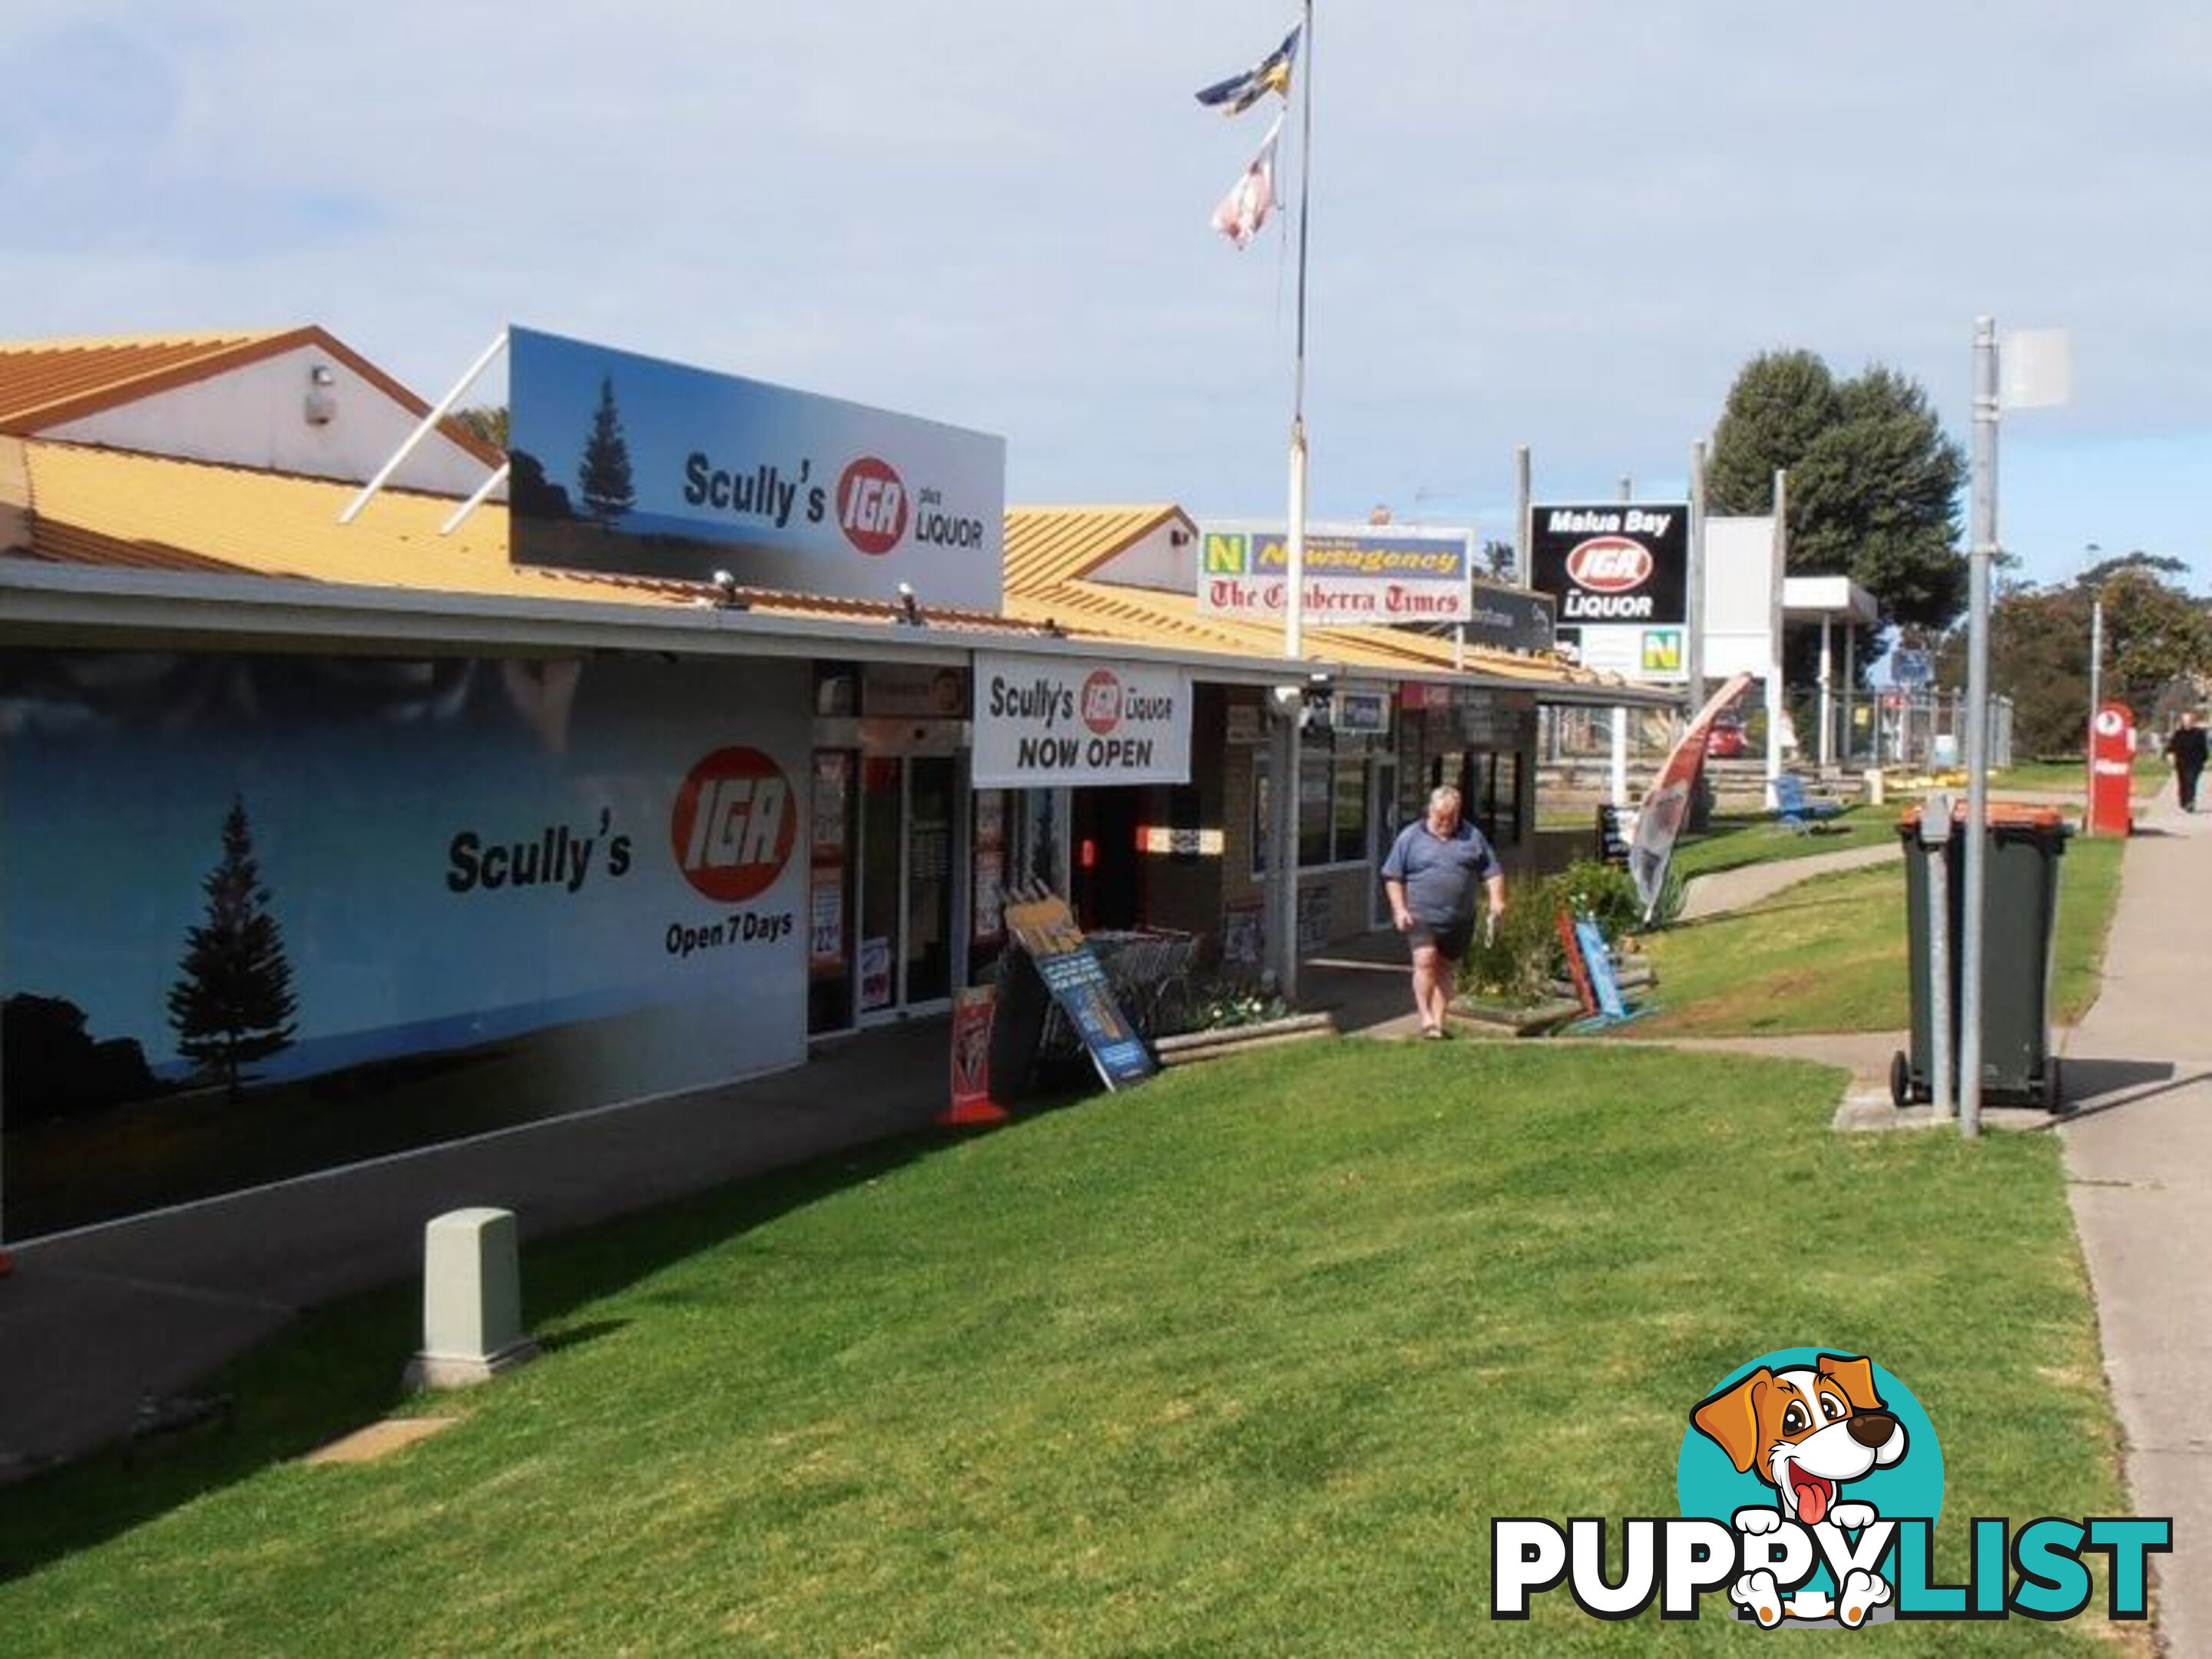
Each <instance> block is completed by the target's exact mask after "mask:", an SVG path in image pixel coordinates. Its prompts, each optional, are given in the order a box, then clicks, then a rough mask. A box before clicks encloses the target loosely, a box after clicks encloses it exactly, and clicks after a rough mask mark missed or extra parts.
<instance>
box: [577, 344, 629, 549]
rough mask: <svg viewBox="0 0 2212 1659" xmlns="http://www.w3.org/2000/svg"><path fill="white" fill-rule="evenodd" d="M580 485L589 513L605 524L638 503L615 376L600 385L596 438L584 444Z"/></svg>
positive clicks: (594, 427)
mask: <svg viewBox="0 0 2212 1659" xmlns="http://www.w3.org/2000/svg"><path fill="white" fill-rule="evenodd" d="M576 483H577V486H578V493H579V494H580V495H582V496H583V498H584V506H585V508H586V511H588V512H589V513H591V515H592V517H593V518H595V519H597V520H599V522H600V523H601V524H612V523H613V522H614V521H615V520H617V519H618V518H620V517H621V516H622V515H623V513H627V512H629V510H630V508H631V507H633V506H634V505H635V504H636V501H637V491H636V490H635V488H634V487H633V486H632V485H631V483H630V477H629V444H628V443H627V442H626V441H624V440H623V429H622V415H621V413H620V411H618V410H617V409H616V408H615V383H614V379H613V377H612V376H611V375H610V376H607V377H605V378H603V379H602V380H600V381H599V408H598V409H597V410H593V411H592V434H591V436H590V437H588V438H586V439H585V440H584V458H583V459H582V460H581V461H580V462H579V463H578V464H577V466H576Z"/></svg>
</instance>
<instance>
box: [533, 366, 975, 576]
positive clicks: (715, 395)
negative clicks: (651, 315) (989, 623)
mask: <svg viewBox="0 0 2212 1659" xmlns="http://www.w3.org/2000/svg"><path fill="white" fill-rule="evenodd" d="M507 386H508V396H509V403H510V407H511V416H510V419H511V422H512V426H511V431H510V442H509V445H508V450H507V454H508V461H509V464H510V465H511V467H512V468H513V472H512V475H511V477H509V480H508V483H507V502H508V505H507V515H508V522H509V525H510V526H511V529H510V532H509V533H510V541H509V548H508V552H509V556H510V557H511V558H512V559H513V562H515V563H517V564H537V565H554V566H559V567H562V568H568V569H573V570H595V571H607V572H614V573H617V574H627V575H636V576H660V577H680V578H686V579H690V580H706V579H708V578H711V577H712V576H713V574H714V572H715V571H717V570H718V569H719V570H727V571H728V572H729V573H730V574H732V575H733V576H735V577H736V578H737V580H738V581H739V582H741V583H743V584H744V585H745V586H749V587H771V588H783V589H788V590H792V591H794V592H808V593H828V594H834V595H836V596H838V597H840V598H845V599H896V597H897V596H898V586H899V584H900V583H901V582H908V583H910V584H911V585H912V586H913V587H914V590H915V593H916V594H917V596H918V597H919V598H920V599H921V604H922V605H924V606H925V607H927V606H928V605H933V604H935V605H949V606H955V607H958V608H961V609H965V610H978V611H995V610H997V609H998V608H999V604H1000V568H1001V564H1002V546H1003V541H1004V537H1005V520H1006V440H1005V439H1003V438H998V437H994V436H991V435H988V434H987V433H981V432H971V431H968V430H966V429H964V428H960V427H952V426H944V425H940V424H939V423H938V422H934V421H925V420H921V419H917V418H916V417H915V416H910V415H896V414H892V413H890V412H889V411H887V410H880V409H870V408H868V407H866V405H865V404H852V403H846V402H844V401H842V399H839V398H822V397H817V396H814V395H813V394H811V393H810V392H793V391H789V390H787V389H786V388H784V387H782V386H770V385H768V384H766V383H765V382H763V381H759V380H743V379H740V378H738V376H736V375H732V374H710V373H708V371H707V370H705V369H701V368H688V367H686V366H684V365H683V364H681V363H671V362H662V361H661V360H659V359H658V358H653V357H641V356H636V355H635V354H634V353H631V352H627V351H616V350H612V349H609V348H607V347H605V346H598V345H591V344H587V343H585V342H583V341H580V340H569V339H563V338H562V337H560V336H558V335H553V334H540V333H538V332H536V331H533V330H531V329H525V328H510V329H509V330H508V331H507Z"/></svg>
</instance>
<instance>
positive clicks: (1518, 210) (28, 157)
mask: <svg viewBox="0 0 2212 1659" xmlns="http://www.w3.org/2000/svg"><path fill="white" fill-rule="evenodd" d="M1295 15H1296V9H1295V7H1294V6H1293V5H1291V3H1289V0H1265V3H1262V0H1179V3H1176V4H1172V5H1169V4H1158V3H1152V0H1125V3H1121V4H1116V5H1110V6H1101V7H1088V8H1073V7H1066V6H1061V5H1054V4H1039V3H1036V0H942V3H940V4H938V5H934V6H927V7H923V6H915V5H911V4H896V5H894V4H885V3H882V0H823V3H818V4H815V5H812V6H805V7H802V6H799V5H795V4H781V5H773V6H771V5H767V4H763V3H761V0H738V3H734V4H730V5H722V6H702V5H698V4H696V3H690V0H684V3H677V0H629V3H628V4H626V5H624V6H622V7H606V6H592V7H584V6H579V5H575V4H573V3H569V0H538V3H535V4H532V5H527V6H525V5H520V4H506V5H495V4H489V3H481V0H443V3H441V4H437V5H435V6H434V5H428V4H424V3H421V0H387V3H386V4H384V5H381V6H377V7H301V6H298V5H295V4H285V5H278V4H274V3H269V0H196V3H191V4H185V3H178V0H131V3H127V4H126V3H112V0H9V4H8V5H7V6H6V7H4V8H0V62H4V63H5V64H7V65H8V67H9V94H8V96H7V97H6V98H5V99H4V100H0V211H4V214H5V218H6V222H7V227H8V234H6V235H5V236H4V237H0V336H4V337H13V338H36V337H50V336H58V335H103V334H123V333H143V332H154V331H179V330H205V329H211V328H217V327H234V326H253V327H262V326H277V325H291V324H295V323H301V322H319V323H321V324H323V325H325V326H327V327H329V328H330V329H331V330H332V331H334V332H336V333H337V334H338V335H339V336H340V337H342V338H343V339H345V340H346V341H347V342H348V343H350V344H352V345H353V346H355V347H356V349H360V350H362V352H364V353H366V354H367V355H368V356H369V357H371V358H372V359H374V360H375V361H376V362H380V364H382V365H383V366H385V367H386V368H388V369H390V370H391V371H392V372H393V373H394V374H398V376H399V377H400V378H401V379H402V380H405V381H407V382H408V383H409V384H410V385H411V386H415V387H416V389H417V390H418V391H421V392H423V393H424V394H425V395H426V396H431V397H435V396H436V395H438V394H439V393H441V392H443V391H444V390H445V389H446V387H447V386H448V385H449V384H450V383H451V382H452V380H453V379H454V378H455V377H457V376H458V375H459V374H460V372H461V371H462V370H463V369H464V368H466V366H467V365H468V363H469V362H471V360H472V359H473V358H474V357H475V356H476V355H477V352H478V351H479V350H480V349H482V348H483V346H484V344H485V343H487V342H488V341H489V340H490V339H491V338H492V337H494V336H495V335H496V333H497V332H498V331H499V330H500V329H501V327H502V326H503V325H505V324H506V323H507V322H509V321H513V322H518V323H523V324H527V325H532V326H535V327H538V328H542V329H545V330H549V331H553V332H556V333H563V334H570V335H574V336H579V337H584V338H587V339H592V340H597V341H600V342H604V343H607V344H610V345H616V346H620V347H623V348H624V349H629V350H635V351H642V352H647V353H650V354H653V355H656V356H665V357H671V358H674V359H677V360H679V361H683V362H691V363H696V364H699V365H702V366H703V367H707V368H714V369H720V370H726V371H728V372H732V373H735V374H745V375H750V376H752V377H754V378H757V379H761V380H772V381H776V382H780V383H781V384H784V385H787V386H798V387H801V388H804V389H805V390H808V391H813V392H827V393H830V394H834V395H836V396H839V397H844V398H854V399H856V400H859V401H861V402H864V403H870V404H878V405H881V406H884V407H887V408H891V409H896V410H904V411H908V412H910V413H915V414H920V415H926V416H931V417H933V418H935V419H939V420H945V421H951V422H957V423H960V424H963V425H968V426H973V427H977V428H983V429H985V430H988V431H992V432H996V433H1000V434H1003V435H1005V436H1006V439H1007V441H1008V447H1007V459H1008V475H1009V476H1008V495H1009V498H1010V500H1012V501H1016V502H1077V501H1084V502H1094V501H1153V500H1175V501H1181V502H1182V503H1183V504H1184V505H1185V506H1186V507H1189V508H1190V509H1191V510H1192V511H1193V512H1194V513H1197V514H1199V515H1200V516H1201V517H1204V516H1232V515H1233V516H1265V515H1270V514H1279V513H1280V512H1281V511H1282V509H1283V504H1284V501H1285V444H1286V437H1287V429H1288V424H1289V415H1290V408H1291V362H1292V337H1293V320H1294V314H1295V307H1294V296H1295V291H1296V263H1295V254H1294V247H1295V243H1294V240H1292V239H1291V238H1289V237H1286V236H1285V234H1284V233H1285V229H1286V228H1290V224H1291V222H1290V221H1289V220H1288V219H1287V217H1285V218H1282V219H1279V220H1278V221H1277V222H1275V223H1273V224H1271V225H1270V226H1269V227H1268V228H1267V230H1266V231H1265V232H1264V233H1263V234H1262V235H1261V238H1260V240H1258V241H1257V242H1255V244H1254V245H1253V246H1252V247H1251V248H1250V249H1249V250H1248V251H1246V252H1242V253H1239V252H1236V251H1234V250H1233V249H1232V248H1231V246H1229V244H1228V243H1227V242H1226V241H1225V240H1223V239H1222V238H1221V237H1220V236H1218V234H1215V233H1213V232H1212V230H1211V229H1209V228H1208V226H1207V222H1206V221H1207V217H1208V215H1209V214H1210V212H1211V210H1212V206H1213V204H1214V203H1215V202H1216V201H1217V200H1218V198H1219V197H1221V195H1222V194H1223V193H1224V192H1225V191H1226V190H1227V189H1228V187H1229V186H1230V185H1231V183H1232V182H1233V181H1234V179H1235V178H1236V176H1237V173H1238V172H1239V171H1240V170H1241V169H1242V167H1243V165H1244V163H1245V161H1247V160H1248V159H1249V156H1250V154H1251V152H1252V150H1253V149H1254V148H1255V146H1256V145H1257V144H1258V143H1259V141H1260V139H1261V137H1262V136H1263V134H1264V131H1265V127H1266V122H1267V119H1268V118H1269V115H1268V113H1267V112H1265V111H1262V110H1255V111H1253V112H1250V113H1248V114H1247V115H1245V116H1243V117H1242V118H1239V119H1237V120H1234V121H1229V120H1225V119H1224V118H1221V117H1220V116H1218V115H1216V114H1212V113H1210V112H1206V111H1204V110H1202V109H1200V107H1199V106H1197V105H1196V104H1195V103H1194V101H1193V100H1192V98H1191V94H1192V92H1193V91H1194V89H1195V88H1198V87H1199V86H1200V85H1201V84H1203V83H1205V82H1209V81H1212V80H1214V79H1217V78H1218V77H1220V76H1226V75H1229V74H1231V73H1233V72H1234V71H1236V70H1239V69H1242V68H1243V67H1245V66H1247V65H1249V64H1250V63H1252V62H1253V61H1254V60H1255V59H1256V58H1258V57H1259V56H1261V54H1262V53H1264V52H1266V51H1267V50H1268V48H1269V47H1271V46H1273V44H1274V43H1275V42H1276V41H1277V40H1279V39H1280V38H1281V35H1282V33H1283V31H1284V30H1285V28H1286V27H1288V26H1289V24H1290V23H1291V21H1294V18H1295ZM1316 37H1317V38H1316V40H1315V41H1314V42H1313V46H1314V50H1313V52H1311V54H1310V60H1309V64H1308V67H1309V68H1310V70H1311V71H1312V73H1313V76H1314V80H1313V88H1314V95H1315V115H1314V130H1313V143H1312V166H1311V191H1312V213H1311V218H1310V226H1309V229H1310V263H1309V296H1310V297H1309V306H1310V311H1309V352H1308V373H1307V380H1306V413H1307V422H1308V426H1309V428H1310V435H1311V446H1312V447H1311V454H1312V506H1313V512H1314V514H1315V516H1316V517H1318V518H1333V519H1340V518H1364V516H1365V515H1366V513H1367V511H1368V509H1369V508H1370V507H1372V506H1374V505H1376V503H1388V504H1389V505H1390V506H1391V507H1393V508H1394V509H1395V512H1396V513H1397V515H1398V516H1399V517H1400V518H1401V519H1419V520H1429V521H1434V522H1448V523H1464V524H1471V525H1472V526H1474V528H1475V529H1476V530H1477V532H1479V533H1480V534H1483V535H1485V536H1488V537H1499V538H1503V537H1505V536H1508V535H1510V511H1511V503H1512V499H1513V451H1514V447H1515V446H1516V445H1521V444H1526V445H1528V447H1530V449H1531V451H1532V453H1533V457H1534V471H1535V479H1536V486H1537V494H1538V495H1539V497H1540V498H1541V499H1551V500H1567V499H1587V498H1590V497H1596V498H1598V499H1607V498H1610V497H1611V496H1612V495H1613V494H1614V492H1615V490H1616V489H1617V487H1618V484H1619V482H1620V479H1622V478H1623V477H1628V478H1631V479H1632V480H1633V481H1634V485H1635V488H1636V489H1637V492H1638V494H1639V495H1644V496H1649V497H1665V496H1668V495H1679V493H1680V491H1681V489H1683V481H1684V478H1685V477H1686V472H1687V469H1688V460H1689V454H1690V450H1691V446H1692V444H1693V443H1694V442H1696V441H1699V440H1700V439H1702V438H1705V437H1706V436H1708V435H1710V433H1711V428H1712V425H1713V422H1715V420H1716V419H1717V416H1718V414H1719V410H1720V408H1721V404H1722V401H1723V398H1724V397H1725V395H1726V393H1727V391H1728V387H1729V383H1730V382H1731V380H1733V379H1734V378H1735V374H1736V371H1737V370H1738V369H1739V368H1741V365H1742V364H1743V362H1745V361H1746V360H1747V358H1749V357H1751V356H1753V355H1755V354H1756V353H1758V352H1759V351H1761V350H1765V349H1773V348H1803V349H1810V350H1812V351H1815V352H1817V353H1819V354H1820V356H1823V357H1824V358H1826V360H1827V361H1828V362H1829V363H1830V364H1831V365H1832V367H1833V368H1835V369H1836V370H1837V372H1838V374H1850V373H1854V372H1856V371H1857V370H1858V369H1860V368H1863V367H1864V366H1866V365H1867V364H1869V363H1870V362H1881V363H1886V364H1888V365H1890V366H1893V367H1894V368H1899V369H1900V370H1902V371H1904V372H1905V373H1906V374H1910V375H1911V376H1912V377H1913V378H1915V379H1916V380H1918V381H1919V382H1920V383H1921V384H1922V385H1923V386H1925V387H1926V388H1927V390H1928V392H1929V395H1930V397H1931V398H1932V399H1933V400H1934V402H1935V404H1936V407H1937V409H1938V410H1939V411H1940V412H1941V413H1942V416H1943V419H1944V421H1945V423H1946V426H1947V428H1948V429H1949V431H1950V432H1951V434H1952V435H1953V436H1954V437H1955V438H1957V439H1958V440H1959V441H1960V443H1961V444H1962V445H1964V444H1966V442H1967V441H1969V437H1970V404H1969V378H1970V373H1971V363H1972V336H1973V322H1974V319H1975V318H1976V317H1977V316H1978V315H1983V314H1987V315H1991V316H1994V317H1996V319H1997V321H1998V324H1999V326H2000V328H2001V329H2003V330H2011V329H2014V328H2030V327H2036V328H2041V327H2063V328H2065V329H2067V330H2068V331H2069V332H2070V335H2071V339H2072V349H2073V359H2074V395H2073V398H2072V401H2071V402H2070V403H2069V404H2068V405H2067V406H2065V407H2064V408H2062V409H2056V410H2033V411H2019V412H2015V413H2011V414H2008V416H2006V418H2005V421H2004V423H2003V427H2002V464H2001V468H2000V480H2001V508H2000V513H2001V518H2000V532H2001V535H2002V540H2003V542H2004V543H2005V544H2006V546H2007V547H2008V549H2009V550H2012V551H2013V552H2015V554H2017V555H2018V556H2020V558H2021V561H2022V564H2023V568H2024V569H2025V570H2026V572H2027V574H2030V575H2032V576H2034V577H2037V578H2039V579H2042V580H2064V579H2066V578H2067V577H2069V576H2070V575H2071V574H2073V573H2074V571H2075V569H2077V568H2079V566H2080V564H2081V560H2082V557H2083V548H2084V547H2085V545H2086V544H2088V543H2091V542H2095V543H2097V544H2100V546H2101V547H2102V548H2103V549H2104V550H2106V553H2108V554H2110V553H2113V552H2118V551H2124V550H2130V549H2135V548H2141V549H2143V550H2148V551H2151V552H2154V553H2161V554H2171V555H2173V556H2179V557H2181V558H2184V559H2185V560H2187V561H2189V562H2190V563H2191V566H2192V569H2193V577H2192V585H2193V586H2196V587H2197V588H2198V589H2199V590H2203V589H2207V588H2212V536H2208V534H2207V531H2206V528H2205V514H2204V511H2203V504H2202V498H2203V496H2204V495H2205V494H2206V492H2207V490H2208V489H2212V408H2208V401H2207V393H2206V386H2205V381H2206V374H2207V370H2208V368H2212V301H2208V295H2212V197H2207V195H2206V192H2205V191H2204V188H2203V180H2204V179H2205V177H2206V176H2207V173H2208V163H2212V8H2208V7H2206V6H2205V5H2203V0H2130V3H2128V4H2125V5H2122V6H2116V7H2093V6H2087V5H2083V4H2081V3H2078V0H2063V3H2053V0H2010V3H2007V4H2005V5H2003V6H2000V7H1990V6H1986V5H1979V4H1974V5H1970V4H1967V3H1965V0H1918V3H1913V4H1905V3H1899V0H1863V3H1859V4H1857V5H1853V6H1847V7H1846V6H1833V7H1824V8H1817V9H1816V8H1810V7H1798V6H1776V5H1773V4H1771V3H1751V0H1684V3H1681V4H1679V5H1675V6H1670V7H1664V8H1660V7H1648V6H1630V5H1626V4H1624V3H1621V0H1609V3H1598V0H1543V3H1541V4H1535V5H1521V6H1514V7H1504V6H1494V5H1486V4H1481V3H1468V0H1402V3H1397V4H1392V5H1387V6H1386V5H1377V4H1371V3H1370V4H1362V5H1352V4H1339V3H1335V0H1320V3H1319V5H1318V18H1317V22H1316ZM1284 159H1285V167H1284V173H1285V184H1286V185H1288V186H1289V187H1290V188H1291V189H1292V190H1295V188H1296V183H1297V172H1298V167H1299V162H1298V157H1297V144H1296V142H1295V127H1294V126H1293V127H1291V128H1290V129H1286V135H1285V143H1284ZM485 392H488V393H489V395H493V396H496V395H497V394H498V392H499V388H498V386H497V384H496V383H491V384H489V386H487V387H486V388H485ZM480 395H483V394H480Z"/></svg>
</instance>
